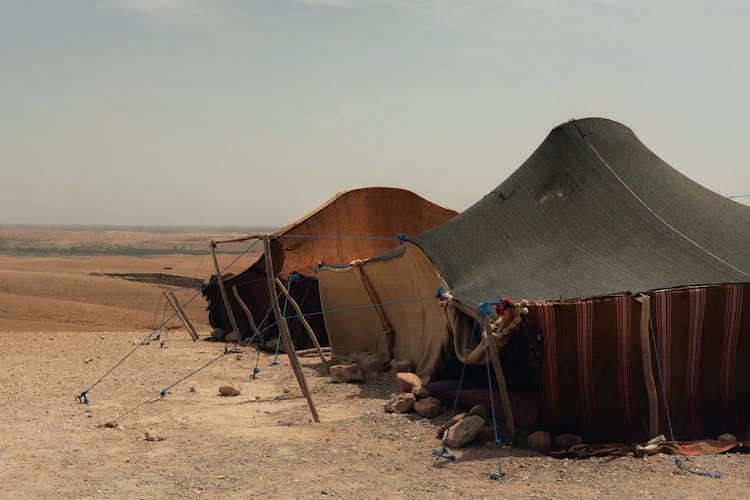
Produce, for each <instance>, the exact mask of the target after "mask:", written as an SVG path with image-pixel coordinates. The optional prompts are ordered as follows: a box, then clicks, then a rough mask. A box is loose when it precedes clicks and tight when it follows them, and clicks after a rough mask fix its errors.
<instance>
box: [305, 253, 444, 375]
mask: <svg viewBox="0 0 750 500" xmlns="http://www.w3.org/2000/svg"><path fill="white" fill-rule="evenodd" d="M361 272H364V273H365V274H366V279H367V280H368V281H369V283H370V284H371V286H372V288H373V290H374V293H375V295H376V296H377V299H375V300H380V302H381V303H388V302H398V301H408V302H401V303H398V304H387V305H385V306H383V308H382V310H383V312H384V314H385V317H386V319H387V322H388V324H389V325H390V327H391V328H392V329H393V352H392V353H389V350H388V339H387V336H386V334H385V332H384V324H383V322H382V320H381V318H380V317H379V315H378V313H377V311H376V309H375V307H371V306H373V302H374V301H373V299H372V298H371V295H370V294H369V293H368V291H367V289H366V286H365V284H364V282H363V279H362V277H361V275H360V273H361ZM318 282H319V284H320V291H321V304H322V307H323V312H324V316H325V323H326V329H327V331H328V338H329V340H330V342H331V350H332V354H333V356H334V357H338V358H345V357H347V356H348V355H350V354H352V353H355V352H377V353H382V354H392V355H393V357H394V358H397V359H407V360H409V361H410V362H411V363H412V366H413V367H414V370H415V373H417V374H418V375H419V376H420V377H421V378H423V379H425V380H426V379H427V378H428V377H429V375H430V374H431V373H432V372H433V371H434V370H435V369H437V367H439V366H440V363H441V361H442V359H443V356H444V353H445V352H446V350H447V349H449V348H451V346H450V344H449V342H450V338H449V337H448V335H447V330H446V326H445V314H444V312H443V311H442V310H441V308H440V305H439V304H438V301H437V300H436V299H435V298H434V297H435V292H436V291H437V289H438V288H439V287H440V286H444V283H443V281H442V280H441V279H440V277H439V276H438V275H437V273H436V272H435V270H434V268H433V267H432V265H431V263H430V261H429V260H428V259H427V258H426V257H425V255H424V253H422V252H421V251H420V250H419V249H418V248H416V247H414V246H413V245H411V244H409V243H406V244H405V245H404V248H403V252H402V253H401V254H400V255H398V256H396V257H394V258H392V259H389V260H385V261H380V262H378V261H371V262H368V263H366V264H364V265H363V266H361V267H355V266H348V267H344V268H338V269H336V268H329V267H323V268H321V269H320V271H319V272H318ZM412 299H422V300H416V301H411V300H412ZM348 308H353V309H352V310H349V311H344V312H338V310H339V309H348Z"/></svg>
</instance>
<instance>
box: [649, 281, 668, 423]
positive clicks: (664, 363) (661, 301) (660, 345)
mask: <svg viewBox="0 0 750 500" xmlns="http://www.w3.org/2000/svg"><path fill="white" fill-rule="evenodd" d="M653 302H654V312H655V316H656V317H655V318H654V319H653V323H654V330H655V332H654V335H655V336H656V347H657V349H658V350H659V352H658V356H657V357H658V359H659V365H660V367H661V380H659V378H658V376H659V372H658V371H655V372H654V373H655V375H656V386H657V390H658V391H660V392H661V393H662V394H661V396H660V397H659V419H660V420H661V424H660V426H661V428H662V430H663V431H664V432H667V430H668V422H667V408H666V407H665V405H664V400H665V399H666V400H667V404H669V394H670V392H669V391H670V387H669V386H670V370H671V359H672V352H671V351H672V349H671V347H672V296H671V294H670V293H669V292H656V293H654V300H653ZM662 389H663V391H662Z"/></svg>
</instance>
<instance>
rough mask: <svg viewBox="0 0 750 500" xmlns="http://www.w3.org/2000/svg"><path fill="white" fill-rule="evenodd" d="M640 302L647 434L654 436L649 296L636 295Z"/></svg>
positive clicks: (655, 403) (655, 419)
mask: <svg viewBox="0 0 750 500" xmlns="http://www.w3.org/2000/svg"><path fill="white" fill-rule="evenodd" d="M635 300H637V301H638V302H640V303H641V328H640V330H641V332H640V333H641V358H642V360H643V378H644V380H645V382H646V395H647V396H648V435H649V438H654V437H656V435H657V434H658V432H659V402H658V401H659V398H658V396H657V392H656V382H655V381H654V368H653V366H652V365H651V338H650V330H649V319H650V317H651V297H649V296H648V295H641V296H640V297H636V299H635Z"/></svg>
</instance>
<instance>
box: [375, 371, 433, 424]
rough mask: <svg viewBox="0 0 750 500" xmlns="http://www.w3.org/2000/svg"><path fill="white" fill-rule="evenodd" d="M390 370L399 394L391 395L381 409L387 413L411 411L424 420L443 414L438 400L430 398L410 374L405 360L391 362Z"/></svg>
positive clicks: (416, 378) (418, 381) (426, 391)
mask: <svg viewBox="0 0 750 500" xmlns="http://www.w3.org/2000/svg"><path fill="white" fill-rule="evenodd" d="M391 369H392V370H393V372H394V373H395V374H396V383H397V384H398V390H399V393H397V394H392V395H391V399H389V400H388V401H386V403H385V404H384V405H383V408H384V409H385V411H387V412H388V413H407V412H410V411H412V410H414V411H415V412H417V414H419V415H421V416H423V417H425V418H434V417H437V416H438V415H440V414H441V413H443V407H442V405H441V404H440V400H439V399H437V398H433V397H431V396H430V393H429V391H428V390H427V389H426V388H425V387H424V386H423V385H422V380H421V379H420V378H419V377H418V376H417V375H416V374H415V373H411V372H410V371H409V370H411V364H410V363H409V362H408V361H405V360H393V361H391Z"/></svg>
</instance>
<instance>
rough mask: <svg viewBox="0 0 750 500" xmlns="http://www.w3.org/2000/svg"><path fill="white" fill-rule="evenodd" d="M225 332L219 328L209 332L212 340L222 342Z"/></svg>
mask: <svg viewBox="0 0 750 500" xmlns="http://www.w3.org/2000/svg"><path fill="white" fill-rule="evenodd" d="M226 335H227V332H225V331H224V330H222V329H221V328H214V329H213V330H211V338H212V339H214V340H224V337H226Z"/></svg>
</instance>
